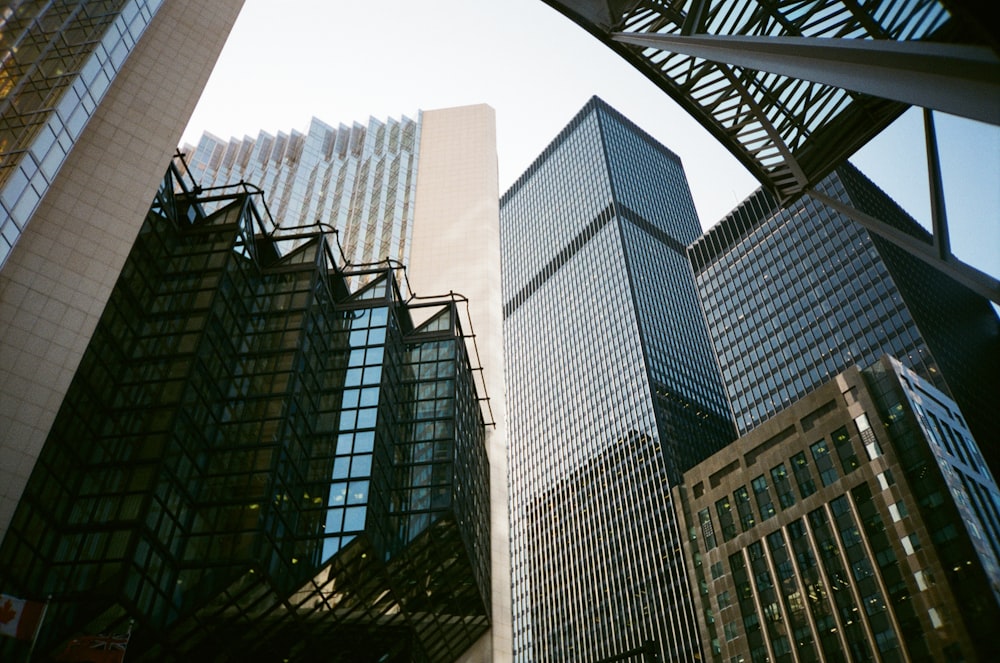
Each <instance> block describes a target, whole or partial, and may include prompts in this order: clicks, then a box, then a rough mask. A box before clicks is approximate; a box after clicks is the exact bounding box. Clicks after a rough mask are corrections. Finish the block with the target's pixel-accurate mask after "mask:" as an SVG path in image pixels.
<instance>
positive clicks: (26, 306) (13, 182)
mask: <svg viewBox="0 0 1000 663" xmlns="http://www.w3.org/2000/svg"><path fill="white" fill-rule="evenodd" d="M242 4H243V3H242V0H223V1H220V2H212V3H203V2H194V1H192V0H180V1H178V2H162V0H112V1H108V2H93V1H87V0H79V1H76V2H63V3H40V2H17V1H16V2H13V3H7V5H6V6H5V7H4V8H3V9H2V10H0V12H2V13H0V26H2V29H0V34H2V36H0V59H2V62H3V67H2V69H3V73H2V75H0V89H2V90H3V95H2V96H3V99H2V101H0V121H2V126H0V210H2V211H0V234H2V237H3V239H2V240H0V265H2V267H0V327H2V328H3V330H4V333H3V334H2V335H0V407H2V413H0V457H2V459H3V462H2V463H0V537H2V536H3V535H4V534H5V533H6V531H7V525H8V523H9V522H10V518H11V515H12V514H13V511H14V508H15V507H16V505H17V503H18V500H19V499H20V497H21V491H22V490H23V488H24V484H25V482H26V480H27V478H28V475H29V474H30V473H31V470H32V468H33V467H34V463H35V460H36V459H37V457H38V452H39V450H40V449H41V446H42V444H43V442H44V440H45V438H46V436H47V435H48V431H49V429H50V427H51V425H52V422H53V420H54V418H55V415H56V411H57V409H58V408H59V405H60V403H61V402H62V399H63V396H64V394H65V393H66V389H67V388H68V385H69V382H70V379H71V377H72V375H73V373H74V372H75V370H76V367H77V365H78V363H79V361H80V358H81V357H82V355H83V352H84V349H85V348H86V346H87V343H88V341H89V340H90V336H91V334H92V333H93V330H94V328H95V326H96V324H97V319H98V317H99V316H100V314H101V311H102V310H103V308H104V305H105V303H106V302H107V299H108V296H109V295H110V292H111V288H112V286H113V285H114V281H115V278H116V277H117V275H118V273H119V272H120V271H121V268H122V265H123V264H124V262H125V257H126V256H127V254H128V252H129V249H130V248H131V246H132V241H133V240H134V239H135V236H136V233H137V232H138V230H139V226H140V224H141V222H142V219H143V217H144V215H145V212H146V210H147V209H148V208H149V203H150V200H151V199H152V197H153V194H154V193H155V191H156V188H157V185H158V182H159V181H160V180H161V178H162V175H163V163H164V158H165V157H166V156H168V155H169V154H171V153H172V152H173V150H174V147H175V146H176V144H177V141H178V140H179V138H180V135H181V132H182V131H183V129H184V125H185V124H186V122H187V118H188V117H189V116H190V114H191V111H192V110H193V108H194V105H195V103H196V102H197V100H198V97H199V95H200V94H201V90H202V88H203V87H204V85H205V82H206V81H207V79H208V76H209V74H210V73H211V70H212V67H213V66H214V64H215V60H216V58H217V57H218V54H219V51H220V50H221V49H222V46H223V44H224V43H225V40H226V37H227V35H228V34H229V30H230V28H231V27H232V25H233V22H234V21H235V20H236V15H237V14H238V12H239V9H240V7H241V6H242Z"/></svg>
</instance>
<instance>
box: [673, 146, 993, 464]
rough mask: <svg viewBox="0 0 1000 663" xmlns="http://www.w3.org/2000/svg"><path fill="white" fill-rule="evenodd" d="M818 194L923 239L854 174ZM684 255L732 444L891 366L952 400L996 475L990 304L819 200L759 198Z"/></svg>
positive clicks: (834, 179)
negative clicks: (823, 393)
mask: <svg viewBox="0 0 1000 663" xmlns="http://www.w3.org/2000/svg"><path fill="white" fill-rule="evenodd" d="M817 188H818V190H820V191H822V192H823V193H825V194H826V195H828V196H830V197H832V198H834V199H836V200H841V201H843V202H845V203H847V204H849V205H852V206H854V207H856V208H857V209H859V210H861V211H862V212H864V213H867V214H869V215H871V216H874V217H876V218H878V219H881V220H883V221H885V222H887V223H891V224H893V225H894V226H895V227H897V228H899V229H901V230H904V231H906V232H907V233H910V234H911V235H914V236H915V237H918V238H920V239H928V238H929V235H928V233H927V232H926V231H925V230H923V228H921V227H920V225H919V224H918V223H917V222H916V221H914V220H913V219H912V218H911V217H910V216H909V215H908V214H906V212H904V211H903V210H902V209H901V208H900V207H899V206H898V205H896V204H895V203H894V202H893V201H892V200H891V199H890V198H889V197H888V196H887V195H886V194H885V193H884V192H882V191H881V190H880V189H878V187H876V186H875V185H874V184H873V183H872V182H871V181H869V180H868V179H867V178H866V177H865V176H864V175H863V174H861V173H860V172H859V171H858V170H857V169H856V168H854V167H853V166H851V165H850V164H845V165H843V166H841V167H840V168H838V169H837V170H836V171H835V172H833V173H832V174H830V175H829V176H828V177H827V178H825V179H824V180H823V181H822V182H820V184H819V185H818V187H817ZM689 255H690V258H691V262H692V265H693V267H694V271H695V277H696V280H697V283H698V290H699V293H700V296H701V299H702V303H703V306H704V310H705V316H706V319H707V321H708V325H709V328H710V329H711V334H712V340H713V343H714V345H715V349H716V353H717V356H718V361H719V366H720V368H721V370H722V376H723V380H724V382H725V384H726V390H727V392H728V394H729V399H730V401H731V403H732V408H733V412H734V416H735V419H736V424H737V428H738V429H739V431H740V432H741V434H742V433H745V432H747V431H749V430H751V429H753V428H754V427H756V426H757V425H759V424H760V423H761V422H763V421H765V420H766V419H768V418H769V417H770V416H771V415H773V414H774V413H775V412H778V411H779V410H781V409H782V408H784V407H786V406H788V405H789V404H791V403H792V402H794V401H796V400H798V399H799V398H800V397H801V396H803V395H804V394H807V393H809V392H810V391H812V390H813V389H815V388H816V387H818V386H819V385H820V384H822V383H824V382H825V381H827V380H829V379H831V378H832V377H833V376H835V375H837V374H838V373H839V372H841V371H843V370H844V369H846V368H847V367H848V366H851V365H853V364H857V365H858V366H860V367H862V368H864V367H866V366H870V365H872V364H873V363H874V362H875V361H877V360H878V358H879V357H880V356H882V355H883V354H888V355H891V356H894V357H897V358H898V359H899V360H900V361H901V362H903V364H904V365H905V366H907V367H909V368H912V369H914V370H916V371H917V373H918V374H919V375H921V376H922V377H923V378H924V379H927V380H929V381H930V382H931V383H932V384H934V386H935V387H936V388H938V389H941V390H942V391H944V392H945V393H948V394H950V395H951V397H953V398H954V399H955V402H957V403H958V405H959V407H960V408H961V410H962V415H963V416H964V417H965V418H966V419H967V421H968V425H969V428H970V429H971V430H972V432H973V434H974V435H975V437H976V439H977V441H978V442H979V444H980V446H981V447H982V449H983V454H984V456H985V457H986V459H987V462H988V463H989V464H990V466H991V467H992V468H993V472H994V474H996V473H997V470H998V469H1000V433H998V431H1000V416H998V410H997V408H996V397H997V394H1000V321H998V319H997V315H996V313H995V312H994V311H993V309H992V307H991V306H990V304H989V302H988V301H987V300H986V299H984V298H983V297H980V296H978V295H976V294H974V293H972V292H971V291H969V290H968V289H967V288H965V287H964V286H962V285H960V284H958V283H956V282H954V281H953V280H951V279H950V278H948V277H946V276H944V275H942V274H941V273H940V272H938V271H936V270H935V269H934V268H932V267H930V266H928V265H927V264H925V263H924V262H922V261H920V260H918V259H917V258H914V257H913V256H911V255H910V254H908V253H906V252H905V251H903V250H901V249H899V248H897V247H895V246H894V245H893V244H891V243H889V242H887V241H885V240H882V239H881V238H879V237H878V236H877V235H874V234H872V233H869V232H868V231H867V230H865V229H864V228H862V227H861V226H860V225H858V224H856V223H854V222H853V221H851V220H850V219H848V218H846V217H844V216H843V215H841V214H839V213H837V212H836V211H834V210H832V209H830V208H828V207H827V206H825V205H823V204H822V203H819V202H818V201H815V200H813V199H811V198H809V197H803V198H801V199H799V200H798V201H796V202H795V203H793V204H792V205H790V206H788V207H787V208H784V209H782V208H780V207H779V206H778V205H777V204H776V203H775V202H774V200H773V198H771V196H770V195H768V194H767V193H766V192H765V191H763V190H758V191H757V192H756V193H754V194H753V195H751V196H750V197H749V198H748V199H747V200H746V201H744V202H743V203H742V204H741V205H740V206H739V207H737V208H736V209H735V210H734V211H733V212H732V213H730V214H729V215H728V216H727V217H726V218H725V219H723V220H722V221H721V222H719V223H718V224H717V225H716V226H714V227H713V228H712V229H710V230H709V231H708V232H706V233H705V235H704V236H703V237H701V238H700V239H699V240H698V241H697V242H695V243H694V244H693V245H692V247H691V248H690V250H689Z"/></svg>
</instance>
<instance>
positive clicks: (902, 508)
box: [889, 501, 909, 523]
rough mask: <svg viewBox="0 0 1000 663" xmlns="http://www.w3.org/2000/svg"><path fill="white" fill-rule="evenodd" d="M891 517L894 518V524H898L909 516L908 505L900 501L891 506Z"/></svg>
mask: <svg viewBox="0 0 1000 663" xmlns="http://www.w3.org/2000/svg"><path fill="white" fill-rule="evenodd" d="M889 515H890V516H892V522H894V523H898V522H899V521H900V520H902V519H903V518H905V517H906V516H907V515H909V514H908V513H907V511H906V505H905V504H903V502H902V501H899V502H896V503H895V504H890V505H889Z"/></svg>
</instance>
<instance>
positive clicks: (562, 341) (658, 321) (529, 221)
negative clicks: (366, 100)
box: [500, 98, 732, 661]
mask: <svg viewBox="0 0 1000 663" xmlns="http://www.w3.org/2000/svg"><path fill="white" fill-rule="evenodd" d="M500 219H501V246H502V261H503V265H504V268H503V270H502V277H503V291H504V301H505V307H504V315H505V319H504V346H505V353H506V380H507V385H508V387H507V397H508V408H509V410H508V411H509V417H508V422H509V426H510V434H509V440H510V443H509V454H508V459H509V464H510V476H511V479H510V482H511V483H510V485H511V531H512V534H511V542H512V576H513V589H512V592H513V596H512V602H513V619H514V658H515V660H518V661H530V660H547V661H595V660H600V659H602V658H607V657H610V656H614V655H618V654H621V653H622V652H624V651H628V650H632V649H637V648H639V647H640V646H642V645H643V643H644V642H645V641H646V640H652V641H654V642H656V643H657V648H658V651H659V652H660V653H661V654H663V655H664V656H665V657H666V659H665V660H673V659H684V658H689V657H693V656H695V655H696V654H697V653H698V652H699V643H698V640H697V635H696V632H695V630H694V626H695V624H696V621H695V617H694V615H693V612H692V606H691V600H690V598H689V588H688V585H687V580H686V574H685V572H684V570H683V562H682V560H681V559H680V556H679V555H677V554H676V550H677V548H678V546H679V537H680V532H679V530H678V526H677V521H676V515H675V512H674V509H673V504H672V502H671V499H670V486H671V485H672V484H673V482H675V481H676V480H677V477H678V476H679V472H680V471H682V468H683V466H684V465H685V464H686V463H689V462H691V461H692V459H693V458H696V457H698V458H700V457H704V455H708V454H709V453H711V452H713V451H715V450H716V449H717V448H719V446H721V445H722V444H724V443H725V442H726V441H728V440H729V439H732V438H731V435H732V430H731V424H729V423H728V410H727V407H726V401H725V398H724V395H723V390H722V386H721V384H720V383H719V381H718V378H717V377H716V378H715V380H714V382H713V379H712V376H713V375H716V372H715V369H714V361H713V359H712V355H711V349H710V345H709V342H708V339H707V334H706V330H705V328H704V321H703V319H702V318H701V316H700V313H699V310H698V305H697V298H696V292H695V289H694V285H693V280H692V278H691V274H690V268H689V265H688V263H687V260H686V258H685V256H684V254H683V247H684V246H686V245H687V244H688V243H689V242H690V241H692V240H693V239H694V238H695V237H697V235H698V223H697V218H696V216H695V214H694V208H693V204H692V203H691V200H690V193H689V191H688V188H687V184H686V181H685V179H684V174H683V169H682V167H681V164H680V162H679V160H678V159H677V157H676V156H675V155H673V154H671V153H670V152H669V151H667V150H666V149H665V148H663V147H662V146H660V145H659V144H657V143H655V141H653V140H652V139H651V138H649V137H648V136H647V135H646V134H644V133H643V132H642V131H641V130H639V129H638V128H637V127H635V126H634V125H632V124H631V123H630V122H628V120H626V119H625V118H623V117H622V116H620V115H619V114H618V113H617V112H616V111H614V110H613V109H611V108H609V107H608V106H607V105H606V104H604V103H603V102H602V101H601V100H599V99H596V98H595V99H594V100H592V101H591V102H590V103H589V104H588V105H587V106H585V107H584V109H583V110H582V111H581V112H580V113H579V114H578V115H577V116H576V117H575V118H574V119H573V120H572V121H571V122H570V124H569V125H568V126H567V127H566V129H564V131H563V132H562V133H561V134H560V135H559V136H558V137H557V138H556V139H555V140H554V141H553V142H552V144H551V145H550V146H549V147H548V148H547V149H546V150H545V151H544V152H543V153H542V155H541V156H540V157H539V158H538V159H537V160H536V162H535V163H534V164H533V165H532V166H531V167H529V169H528V170H527V171H526V172H525V174H524V175H523V176H522V177H521V178H520V179H519V180H518V181H517V182H516V183H515V184H514V185H513V186H512V187H511V189H510V190H509V191H508V192H507V193H506V194H505V195H504V196H503V197H502V199H501V212H500ZM571 546H572V547H573V548H574V550H575V551H576V552H575V553H574V554H573V555H569V556H567V555H566V550H567V549H568V548H569V547H571Z"/></svg>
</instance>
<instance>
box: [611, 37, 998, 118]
mask: <svg viewBox="0 0 1000 663" xmlns="http://www.w3.org/2000/svg"><path fill="white" fill-rule="evenodd" d="M611 38H612V39H613V40H614V41H616V42H619V43H623V44H632V45H635V46H642V47H643V48H653V49H656V50H661V51H670V52H673V53H682V54H685V55H689V56H692V57H698V58H703V59H705V60H710V61H712V62H720V63H726V64H730V65H735V66H739V67H745V68H748V69H753V70H756V71H765V72H769V73H773V74H778V75H781V76H788V77H791V78H797V79H801V80H807V81H813V82H815V83H820V84H824V85H832V86H834V87H839V88H843V89H845V90H853V91H855V92H861V93H863V94H868V95H871V96H874V97H881V98H884V99H892V100H894V101H900V102H903V103H906V104H911V105H915V106H921V107H923V108H933V109H934V110H939V111H943V112H945V113H950V114H952V115H960V116H962V117H967V118H970V119H973V120H978V121H980V122H986V123H989V124H993V125H1000V58H998V57H997V54H996V53H994V52H993V50H992V49H990V48H989V47H987V46H973V45H965V44H942V43H932V42H926V41H891V40H883V39H879V40H874V39H834V38H817V37H759V36H742V35H731V36H720V35H703V34H699V35H691V36H684V35H674V34H639V33H630V32H616V33H613V34H611Z"/></svg>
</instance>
